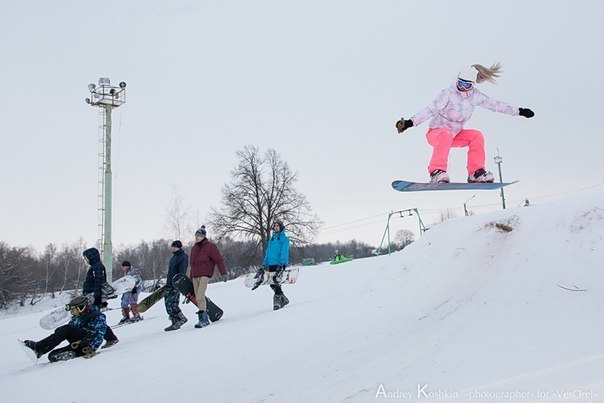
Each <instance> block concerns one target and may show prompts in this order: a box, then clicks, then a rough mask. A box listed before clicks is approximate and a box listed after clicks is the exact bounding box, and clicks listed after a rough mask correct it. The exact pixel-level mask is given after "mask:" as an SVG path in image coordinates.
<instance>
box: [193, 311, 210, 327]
mask: <svg viewBox="0 0 604 403" xmlns="http://www.w3.org/2000/svg"><path fill="white" fill-rule="evenodd" d="M197 316H199V323H197V324H196V325H195V327H196V328H197V329H201V328H202V327H206V326H208V325H209V324H210V318H209V317H208V313H207V312H206V311H199V312H197Z"/></svg>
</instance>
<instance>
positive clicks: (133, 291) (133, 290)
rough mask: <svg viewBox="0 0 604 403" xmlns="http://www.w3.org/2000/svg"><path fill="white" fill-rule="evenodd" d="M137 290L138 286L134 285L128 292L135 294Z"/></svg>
mask: <svg viewBox="0 0 604 403" xmlns="http://www.w3.org/2000/svg"><path fill="white" fill-rule="evenodd" d="M137 291H138V288H137V287H134V288H133V289H132V291H130V294H132V295H136V292H137Z"/></svg>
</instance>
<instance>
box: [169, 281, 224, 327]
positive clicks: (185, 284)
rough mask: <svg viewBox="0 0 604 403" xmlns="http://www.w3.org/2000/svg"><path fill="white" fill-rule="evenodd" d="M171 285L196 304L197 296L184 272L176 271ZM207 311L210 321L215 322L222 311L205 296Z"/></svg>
mask: <svg viewBox="0 0 604 403" xmlns="http://www.w3.org/2000/svg"><path fill="white" fill-rule="evenodd" d="M172 285H173V286H174V288H176V289H177V290H178V291H179V292H180V293H181V294H182V295H184V296H185V297H187V298H188V299H189V300H190V301H191V302H193V303H194V304H195V305H197V298H195V291H194V290H193V282H192V281H191V280H190V279H189V278H188V277H187V276H186V275H184V274H182V273H178V274H176V275H175V276H174V278H173V279H172ZM206 305H207V311H206V312H207V313H208V316H209V317H210V320H211V321H212V322H216V321H217V320H219V319H220V318H222V314H223V313H224V311H223V310H222V309H220V307H219V306H218V305H216V304H215V303H213V302H212V300H211V299H209V298H208V297H206Z"/></svg>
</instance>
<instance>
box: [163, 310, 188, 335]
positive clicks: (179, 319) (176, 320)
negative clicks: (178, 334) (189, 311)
mask: <svg viewBox="0 0 604 403" xmlns="http://www.w3.org/2000/svg"><path fill="white" fill-rule="evenodd" d="M171 320H172V324H171V325H170V326H168V327H167V328H165V329H164V330H165V331H166V332H170V331H172V330H178V329H180V327H181V326H182V325H184V324H185V323H187V321H188V319H187V317H186V316H185V315H184V314H183V313H182V312H179V313H178V315H176V316H175V317H173V318H171Z"/></svg>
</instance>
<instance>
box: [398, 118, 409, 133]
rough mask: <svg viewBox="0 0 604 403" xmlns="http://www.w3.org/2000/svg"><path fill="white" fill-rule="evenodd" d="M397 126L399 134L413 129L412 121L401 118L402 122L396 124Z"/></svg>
mask: <svg viewBox="0 0 604 403" xmlns="http://www.w3.org/2000/svg"><path fill="white" fill-rule="evenodd" d="M395 126H396V130H397V131H398V132H399V133H402V132H404V131H405V130H407V129H408V128H410V127H413V121H412V120H411V119H409V120H405V119H403V118H401V120H399V121H398V122H396V125H395Z"/></svg>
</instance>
